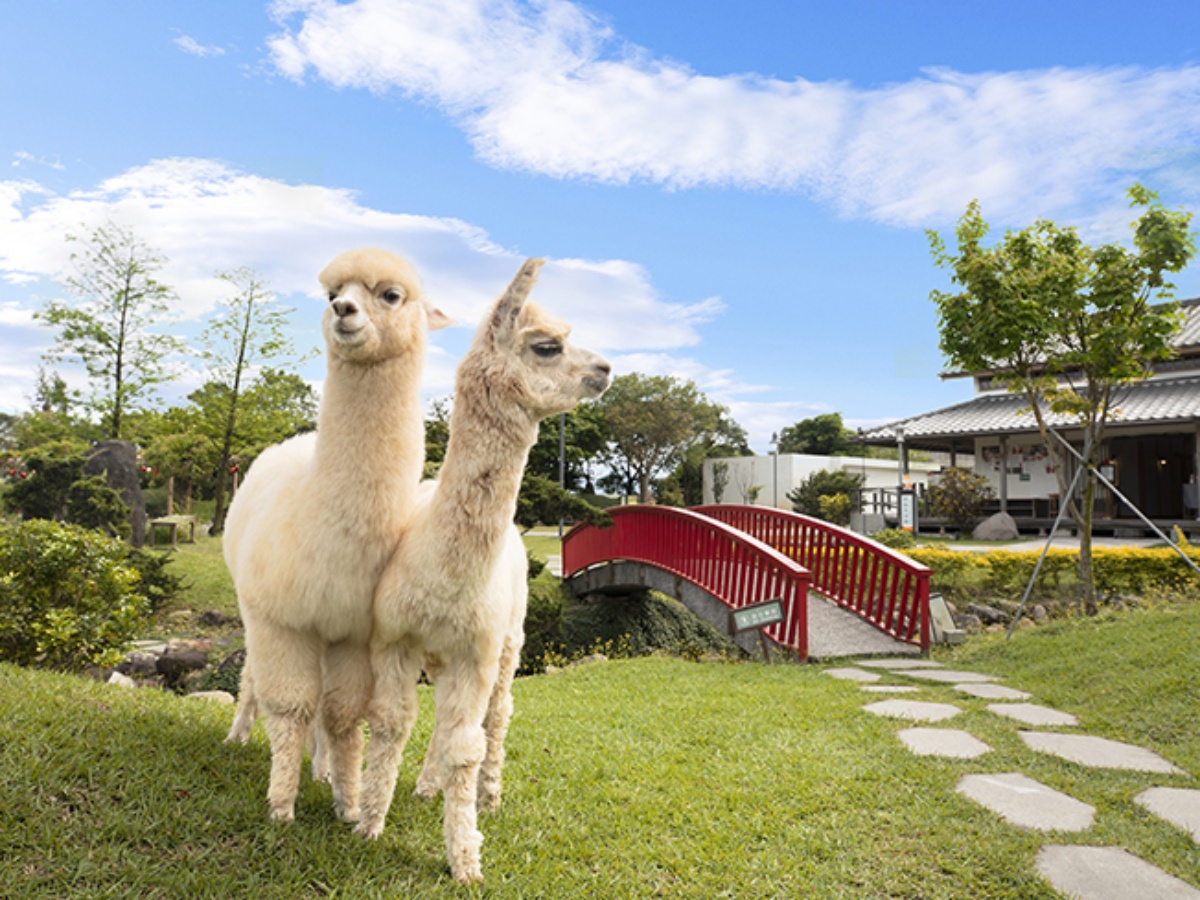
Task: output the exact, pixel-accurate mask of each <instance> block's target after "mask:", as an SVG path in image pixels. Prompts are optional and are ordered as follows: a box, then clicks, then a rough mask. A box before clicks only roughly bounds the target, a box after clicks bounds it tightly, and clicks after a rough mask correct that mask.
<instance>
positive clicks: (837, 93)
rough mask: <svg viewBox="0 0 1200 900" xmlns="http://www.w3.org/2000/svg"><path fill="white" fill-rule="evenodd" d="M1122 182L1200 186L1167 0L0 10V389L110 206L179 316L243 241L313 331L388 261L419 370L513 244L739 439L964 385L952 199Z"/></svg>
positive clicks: (1193, 288) (934, 402)
mask: <svg viewBox="0 0 1200 900" xmlns="http://www.w3.org/2000/svg"><path fill="white" fill-rule="evenodd" d="M1135 181H1141V182H1142V183H1144V184H1146V185H1147V186H1148V187H1150V188H1152V189H1154V190H1157V191H1158V192H1159V193H1160V195H1161V197H1162V199H1163V201H1164V202H1165V203H1166V204H1167V205H1168V206H1170V207H1173V208H1178V207H1182V208H1187V209H1192V210H1197V211H1200V6H1197V5H1196V3H1195V2H1194V0H1165V2H1160V3H1156V4H1154V5H1153V7H1145V6H1143V7H1141V8H1137V7H1135V5H1133V4H1128V3H1115V2H1088V3H1082V2H1063V0H1056V2H1053V3H1047V2H1045V0H1041V2H1037V3H1033V2H1024V0H1013V2H1006V3H1003V4H982V3H963V2H961V0H960V2H921V0H907V2H899V0H895V2H882V0H872V2H866V0H840V2H837V3H831V2H826V3H808V2H801V0H794V2H784V0H743V2H741V3H738V4H729V3H718V2H712V0H692V2H689V3H687V4H666V3H647V2H645V0H637V2H634V0H595V2H589V3H586V4H584V3H574V2H564V0H539V2H517V0H442V2H418V0H357V2H349V3H334V2H330V0H279V2H274V3H253V2H237V3H234V2H223V3H213V2H211V0H209V2H200V0H174V2H171V3H163V2H141V0H123V2H120V3H117V4H98V3H93V2H86V0H46V2H41V3H29V4H20V5H15V6H12V8H11V9H9V10H7V11H6V12H5V15H4V27H3V28H2V29H0V409H3V410H7V411H19V410H21V409H24V408H27V406H28V403H29V396H30V393H31V389H32V384H33V378H34V372H35V369H36V366H37V364H38V361H39V358H40V355H41V353H42V352H43V351H44V350H45V349H46V348H47V347H48V346H49V344H50V339H51V335H50V333H49V332H47V331H46V330H45V329H43V328H41V327H39V326H37V325H36V324H35V323H34V322H33V320H32V312H33V310H35V309H37V308H39V307H40V306H41V304H42V303H43V302H44V301H45V300H47V299H49V298H52V297H58V296H61V295H62V289H61V287H60V284H59V279H61V278H62V276H63V275H64V273H66V272H67V271H68V259H67V248H66V242H65V236H66V235H67V234H71V233H76V234H78V233H82V232H85V231H86V230H88V229H89V228H90V227H92V226H94V225H96V224H99V223H101V222H103V221H105V220H113V221H117V222H120V223H122V224H125V225H127V226H130V227H132V228H134V230H135V231H137V233H138V234H139V235H140V236H142V237H143V239H145V240H147V241H149V242H150V243H153V244H154V245H155V246H156V247H158V249H159V250H161V251H162V252H163V253H164V254H165V255H166V256H167V257H168V258H169V259H170V261H171V263H170V266H169V268H168V270H167V272H166V273H165V277H166V278H167V280H169V281H170V282H171V283H172V284H173V285H174V286H175V288H176V290H177V292H178V295H179V300H178V309H177V315H178V321H177V322H176V323H175V324H173V325H172V326H171V328H172V329H173V330H176V331H178V332H180V333H183V334H194V333H195V331H196V330H197V329H198V327H199V326H200V325H201V324H202V322H203V319H204V316H205V315H207V314H209V313H210V312H211V310H212V305H213V303H214V302H215V301H216V300H217V299H218V297H219V296H220V289H221V288H220V284H221V283H220V282H219V281H217V280H216V279H215V278H214V277H213V276H214V274H215V273H216V272H218V271H225V270H230V269H233V268H236V267H239V266H243V265H248V266H252V267H254V268H255V269H257V270H258V271H259V272H260V273H261V274H262V275H263V276H264V277H265V278H266V279H267V281H268V282H269V284H270V285H271V286H272V287H273V288H274V289H275V290H276V291H277V292H278V293H279V294H280V295H281V297H283V299H284V300H285V301H286V302H287V303H288V305H290V306H292V307H294V308H295V310H296V312H295V314H294V316H293V321H294V323H295V326H296V329H295V330H296V336H297V338H298V341H299V343H300V345H301V346H304V347H308V346H314V345H315V344H316V343H317V342H318V340H319V332H318V329H317V323H318V320H319V315H320V312H321V302H322V301H321V297H320V294H319V292H318V290H317V285H316V274H317V272H318V271H320V269H321V268H322V267H323V266H324V264H325V263H326V262H327V261H328V260H329V259H330V258H332V257H333V256H334V255H335V254H336V253H338V252H340V251H341V250H343V249H346V248H348V247H351V246H358V245H362V244H373V245H380V246H385V247H388V248H390V249H393V250H395V251H397V252H399V253H401V254H403V255H405V256H407V257H409V258H410V259H412V260H413V262H414V263H415V264H416V265H417V267H418V269H419V271H420V272H421V273H422V275H423V277H424V280H425V283H426V287H427V288H428V291H429V293H430V295H431V296H432V297H433V299H434V301H435V302H436V303H438V304H439V305H440V306H441V307H442V308H443V309H444V310H445V311H446V312H447V313H449V314H450V315H451V316H453V317H454V318H455V319H457V320H459V321H460V322H462V323H463V324H464V326H469V327H461V328H454V329H449V330H446V331H443V332H439V333H438V334H437V335H435V336H434V347H433V349H432V352H431V354H430V364H429V370H428V372H427V376H426V381H425V395H426V397H430V398H432V397H440V396H445V395H447V394H449V393H450V391H451V386H452V379H453V367H454V364H455V362H456V361H457V359H458V357H459V356H460V355H461V353H462V351H463V349H464V348H465V345H466V343H467V342H468V340H469V338H470V334H471V330H472V328H473V325H474V323H475V321H476V320H477V319H478V318H479V316H480V315H481V314H482V312H483V309H484V308H485V306H486V304H487V303H488V302H489V301H490V300H491V299H492V298H493V297H494V296H495V295H496V294H497V293H498V292H499V291H500V290H501V289H502V287H503V286H504V284H505V283H506V282H507V280H508V278H509V277H510V276H511V274H512V273H513V272H515V270H516V268H517V266H518V264H519V262H520V260H521V259H523V258H524V257H525V256H546V257H548V258H549V260H550V263H549V264H548V265H547V266H546V268H545V269H544V271H543V276H542V281H541V283H540V285H539V287H538V289H537V294H536V296H537V297H538V298H539V299H540V300H541V302H542V303H543V305H545V306H546V307H548V308H550V309H551V310H553V311H554V312H556V313H558V314H559V315H561V316H563V317H564V318H566V319H567V320H568V321H569V322H571V323H572V324H573V325H574V327H575V336H576V338H577V340H578V342H579V343H581V344H584V345H586V346H589V347H591V348H592V349H595V350H598V351H601V352H603V353H604V354H605V355H606V356H607V357H608V358H609V359H610V360H611V361H612V362H613V364H614V368H615V371H616V372H617V373H618V374H620V373H624V372H631V371H639V372H644V373H651V374H673V375H679V376H682V377H687V378H691V379H693V380H695V381H696V382H697V384H699V386H700V387H701V388H702V389H703V390H704V391H705V392H706V393H707V394H708V396H709V397H710V398H712V399H714V400H717V401H719V402H721V403H723V404H725V405H727V406H728V407H729V408H730V410H731V411H732V414H733V416H734V418H735V419H736V420H737V421H738V422H739V423H741V424H742V425H743V426H744V427H745V428H746V429H747V430H748V432H749V434H750V438H751V445H752V446H753V447H754V448H755V449H756V450H758V451H759V452H766V451H767V450H768V449H769V446H768V442H769V439H770V435H771V433H772V432H773V431H775V430H778V429H780V428H782V427H784V426H786V425H789V424H791V423H793V422H795V421H797V420H798V419H802V418H806V417H809V416H812V415H817V414H820V413H823V412H832V411H837V412H841V413H842V414H843V416H844V417H845V418H846V420H847V422H848V423H849V424H851V425H870V424H875V423H878V422H882V421H887V420H890V419H894V418H899V417H902V416H907V415H912V414H915V413H918V412H922V411H925V410H929V409H933V408H936V407H939V406H943V405H947V404H950V403H954V402H957V401H959V400H962V399H966V397H967V396H969V393H970V386H969V384H967V383H965V382H963V381H961V380H959V381H950V382H942V381H941V380H940V379H939V378H938V372H939V371H940V368H941V358H940V355H939V353H938V349H937V333H936V322H935V318H934V315H933V309H932V305H931V303H930V302H929V299H928V297H929V292H930V290H932V289H934V288H944V287H946V286H947V282H946V278H945V274H944V273H943V272H942V271H941V270H939V269H937V268H935V267H934V265H933V264H932V262H931V259H930V255H929V251H928V244H927V241H926V237H925V233H924V230H925V229H927V228H934V229H938V230H940V231H941V232H942V233H943V234H948V233H949V232H950V230H951V229H952V228H953V226H954V223H955V221H956V219H957V218H958V216H959V215H961V213H962V211H963V209H964V208H965V206H966V204H967V202H968V201H970V200H971V199H972V198H978V199H979V200H980V201H981V202H982V204H983V212H984V215H985V217H987V218H988V220H989V221H990V222H991V223H992V224H993V226H994V227H996V229H997V231H1000V230H1002V229H1004V228H1007V227H1022V226H1024V225H1026V224H1029V223H1031V222H1032V221H1033V220H1034V219H1036V218H1037V217H1039V216H1044V217H1048V218H1052V219H1054V220H1056V221H1058V222H1059V223H1062V224H1073V225H1076V226H1078V227H1079V229H1080V230H1081V232H1082V233H1084V234H1085V236H1086V237H1088V238H1089V239H1090V240H1094V241H1101V240H1103V241H1108V240H1125V239H1126V238H1127V235H1128V223H1129V222H1130V221H1131V220H1132V218H1133V217H1134V214H1133V213H1132V212H1131V211H1130V210H1129V209H1128V208H1127V205H1126V201H1125V196H1124V191H1125V189H1126V188H1127V187H1128V186H1129V185H1130V184H1132V183H1133V182H1135ZM1198 273H1200V267H1198V266H1195V265H1194V266H1192V267H1191V268H1190V269H1189V270H1188V271H1186V272H1184V273H1182V274H1181V275H1180V276H1178V277H1177V278H1176V279H1175V280H1176V284H1177V286H1178V291H1177V296H1179V297H1192V296H1197V295H1200V274H1198ZM321 369H322V366H321V364H320V362H319V361H317V362H313V363H311V364H309V365H308V366H306V367H305V369H304V370H303V371H304V374H305V375H306V377H309V378H311V379H312V380H313V381H314V382H319V381H320V379H321ZM71 377H72V378H75V377H76V376H75V375H72V376H71ZM200 377H201V376H200V375H199V374H198V373H194V372H189V373H186V374H185V375H184V377H183V379H182V380H181V382H180V383H179V387H178V388H177V389H178V390H180V391H183V392H186V390H188V389H190V387H193V386H195V384H197V383H198V380H199V379H200Z"/></svg>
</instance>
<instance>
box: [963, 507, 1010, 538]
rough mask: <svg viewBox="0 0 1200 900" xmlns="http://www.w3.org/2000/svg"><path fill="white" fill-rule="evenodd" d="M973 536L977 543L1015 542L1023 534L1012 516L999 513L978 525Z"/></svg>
mask: <svg viewBox="0 0 1200 900" xmlns="http://www.w3.org/2000/svg"><path fill="white" fill-rule="evenodd" d="M971 536H972V537H973V538H975V540H977V541H1015V540H1017V538H1019V537H1020V536H1021V532H1020V531H1018V530H1017V523H1016V521H1015V520H1014V519H1013V517H1012V516H1010V515H1009V514H1008V513H1002V512H999V513H996V514H995V515H994V516H988V517H987V518H986V519H984V520H983V521H982V522H980V523H979V524H978V525H976V526H975V531H974V532H972V534H971Z"/></svg>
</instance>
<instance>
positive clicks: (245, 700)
mask: <svg viewBox="0 0 1200 900" xmlns="http://www.w3.org/2000/svg"><path fill="white" fill-rule="evenodd" d="M257 718H258V702H257V701H256V700H255V697H254V677H253V676H252V675H251V674H250V663H249V661H247V662H245V663H243V664H242V686H241V688H240V689H239V690H238V703H237V714H236V715H234V717H233V724H232V725H231V726H230V727H229V734H228V735H226V736H225V743H227V744H232V743H235V742H236V743H239V744H244V743H246V742H247V741H248V740H250V731H251V729H253V728H254V721H255V720H256V719H257Z"/></svg>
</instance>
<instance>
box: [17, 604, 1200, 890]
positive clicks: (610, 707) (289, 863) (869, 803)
mask: <svg viewBox="0 0 1200 900" xmlns="http://www.w3.org/2000/svg"><path fill="white" fill-rule="evenodd" d="M1198 642H1200V604H1184V605H1177V606H1170V607H1162V608H1159V609H1155V610H1151V611H1138V612H1130V613H1121V614H1114V615H1109V616H1107V617H1105V618H1104V619H1096V620H1089V621H1086V622H1064V623H1061V624H1055V625H1052V626H1049V627H1046V628H1044V629H1040V630H1036V631H1031V632H1018V634H1017V635H1016V636H1015V637H1014V639H1013V641H1012V642H1011V643H1005V642H1003V641H1001V640H997V639H995V638H985V639H973V640H972V641H971V642H970V643H969V644H967V645H965V646H964V647H960V648H956V649H955V650H954V651H953V653H946V654H941V655H939V658H941V659H942V660H943V661H944V662H947V663H949V664H952V665H955V666H961V667H964V668H973V669H977V670H979V671H984V672H989V673H992V674H996V675H999V676H1002V677H1003V678H1004V679H1005V682H1006V683H1007V684H1009V685H1011V686H1013V687H1019V688H1022V689H1025V690H1029V691H1032V692H1033V693H1034V695H1035V700H1036V701H1038V702H1044V703H1047V704H1049V705H1053V706H1055V707H1057V708H1059V709H1063V710H1065V711H1068V712H1073V713H1075V714H1077V715H1078V716H1079V717H1080V719H1081V720H1082V725H1083V728H1084V729H1085V730H1086V731H1087V732H1089V733H1094V734H1100V735H1103V736H1106V737H1112V738H1116V739H1120V740H1127V741H1131V742H1134V743H1138V744H1141V745H1143V746H1147V747H1149V748H1151V749H1153V750H1156V751H1157V752H1159V753H1161V754H1162V755H1164V756H1166V757H1167V758H1168V759H1170V760H1171V761H1172V762H1174V763H1175V764H1176V765H1178V766H1181V767H1182V768H1184V769H1186V770H1188V771H1190V772H1192V773H1196V774H1200V725H1198V724H1197V718H1200V717H1197V715H1196V713H1195V702H1194V698H1195V696H1196V693H1195V692H1196V685H1197V684H1200V654H1197V653H1196V652H1195V650H1194V648H1195V647H1196V646H1198ZM515 695H516V709H517V712H516V716H515V718H514V721H513V727H512V731H511V734H510V737H509V741H508V750H509V762H508V766H507V769H506V772H505V775H506V784H507V790H506V795H505V802H504V806H503V808H502V809H501V810H500V811H499V812H497V813H494V814H491V815H487V816H484V817H482V819H481V821H482V827H483V831H484V834H485V836H486V840H485V843H484V869H485V874H486V875H487V879H488V881H487V884H486V885H485V886H484V887H483V888H481V889H478V890H474V891H472V890H465V889H461V888H458V887H456V886H455V885H454V884H453V883H452V882H451V881H450V878H449V874H448V870H447V869H446V866H445V864H444V860H443V854H442V841H441V826H440V803H434V804H423V803H421V802H419V801H417V800H415V799H413V798H412V797H411V796H410V794H411V791H412V788H413V785H414V782H415V778H416V774H417V772H418V771H419V766H420V760H421V754H422V752H423V750H424V747H425V744H426V742H427V740H428V731H429V726H430V720H431V708H430V700H431V696H430V694H429V692H428V691H426V690H423V692H422V698H421V699H422V714H421V718H420V720H419V722H418V727H417V729H416V732H415V733H414V736H413V741H412V744H411V745H410V753H409V754H408V756H407V758H406V759H405V762H404V764H403V767H402V770H401V773H400V780H399V783H398V787H397V797H396V802H395V804H394V806H393V808H392V812H391V814H390V816H389V819H388V826H387V830H386V831H385V832H384V835H383V837H382V838H380V839H379V840H378V841H376V842H373V843H368V842H366V841H363V840H361V839H359V838H357V837H355V836H354V835H353V834H352V833H351V832H350V829H349V828H348V827H347V826H345V825H342V824H340V823H339V822H338V821H337V820H336V819H335V817H334V815H333V812H332V803H331V800H330V796H329V789H328V788H327V787H325V786H323V785H318V784H313V783H312V782H311V781H310V780H309V779H308V777H307V775H306V777H305V778H304V781H303V786H302V790H301V795H300V798H299V802H298V805H297V820H296V822H295V823H293V824H292V825H290V826H287V827H279V826H274V825H272V824H270V823H269V822H268V821H267V817H266V802H265V792H266V779H267V769H268V764H269V754H268V750H267V746H266V741H265V738H264V737H263V734H262V732H261V726H260V728H259V729H258V730H256V732H255V734H254V737H253V739H252V741H251V744H250V745H249V746H246V747H240V746H239V747H227V746H225V745H224V744H222V743H221V739H222V737H223V736H224V734H225V731H226V728H227V727H228V724H229V721H230V719H231V717H232V709H231V708H230V707H225V706H217V705H208V704H206V703H203V702H201V701H197V700H187V699H184V698H179V697H175V696H171V695H166V694H161V693H157V692H153V691H125V690H121V689H117V688H112V687H107V686H104V685H99V684H94V683H92V682H90V681H87V680H85V679H80V678H75V677H68V676H61V675H55V674H48V673H40V672H32V671H25V670H20V669H15V668H12V667H6V666H0V896H2V897H14V898H16V897H21V898H43V897H44V898H62V897H88V898H91V897H114V898H115V897H131V898H132V897H138V898H142V897H162V898H177V897H213V898H218V897H221V898H224V897H255V898H259V897H262V898H268V897H269V898H275V897H278V898H299V897H325V896H337V897H352V898H359V897H406V898H410V897H411V898H424V897H462V896H489V897H492V896H494V897H514V898H515V897H522V898H559V897H563V898H575V897H596V898H624V897H629V898H642V897H658V896H661V897H689V898H690V897H695V898H712V897H737V898H775V897H801V896H803V897H814V898H860V897H861V898H917V897H920V898H926V900H931V898H971V900H992V898H1012V900H1031V898H1051V897H1055V896H1056V895H1055V893H1054V892H1053V891H1052V890H1051V889H1050V888H1049V887H1048V886H1047V885H1046V884H1045V883H1044V882H1042V881H1041V880H1040V879H1038V878H1037V877H1036V876H1035V875H1034V874H1033V859H1034V856H1035V855H1036V853H1037V850H1038V848H1039V847H1040V846H1041V845H1042V844H1043V843H1046V842H1056V843H1089V844H1117V845H1121V846H1124V847H1127V848H1128V849H1129V850H1131V851H1132V852H1134V853H1136V854H1137V855H1139V856H1141V857H1143V858H1145V859H1147V860H1149V861H1150V862H1152V863H1154V864H1155V865H1157V866H1159V867H1161V868H1164V869H1166V870H1167V871H1169V872H1171V873H1172V874H1174V875H1176V876H1178V877H1180V878H1183V879H1184V880H1186V881H1188V882H1189V883H1191V884H1193V885H1197V886H1200V849H1198V848H1197V845H1196V844H1195V843H1194V842H1193V841H1192V840H1191V839H1190V837H1189V836H1188V835H1186V834H1185V833H1184V832H1182V831H1181V830H1178V829H1175V828H1173V827H1171V826H1169V825H1166V824H1165V823H1162V822H1160V821H1158V820H1157V819H1155V818H1154V817H1152V816H1150V815H1149V814H1147V813H1146V812H1144V811H1143V810H1141V808H1140V807H1138V806H1136V805H1135V804H1134V803H1133V802H1132V797H1133V796H1134V795H1135V794H1137V793H1138V792H1140V791H1141V790H1143V789H1144V788H1145V787H1149V786H1151V785H1165V786H1176V787H1196V786H1197V785H1196V780H1195V779H1194V778H1191V777H1186V776H1149V775H1141V774H1134V773H1122V772H1115V771H1102V770H1090V769H1085V768H1083V767H1080V766H1077V765H1074V764H1071V763H1067V762H1064V761H1061V760H1057V759H1055V758H1053V757H1048V756H1042V755H1039V754H1036V753H1034V752H1032V751H1030V750H1028V749H1026V748H1025V747H1024V745H1023V744H1022V743H1021V742H1020V740H1019V739H1018V738H1017V735H1016V732H1017V730H1018V728H1019V726H1018V725H1017V724H1016V723H1014V722H1010V721H1008V720H1005V719H1001V718H1000V717H997V716H994V715H992V714H991V713H988V712H987V711H986V710H985V706H986V701H983V700H976V699H974V698H970V697H965V696H963V695H956V694H952V692H951V691H950V689H949V688H946V687H941V686H932V687H923V688H922V689H921V693H920V695H918V696H919V697H920V698H921V699H930V700H949V699H953V701H954V702H955V703H956V704H958V705H959V706H961V707H962V708H963V709H964V710H965V712H964V714H963V715H962V716H960V717H959V718H958V719H956V720H955V722H954V726H955V727H962V728H966V729H967V730H969V731H971V732H972V733H974V734H975V735H976V736H977V737H979V738H980V739H982V740H984V741H986V742H988V743H989V744H991V745H992V747H993V748H994V752H993V753H992V754H988V755H986V756H984V757H980V758H978V759H976V760H970V761H958V760H940V759H933V758H918V757H915V756H913V755H912V754H910V753H909V752H908V751H907V750H906V749H904V747H903V745H902V744H901V742H900V741H899V740H898V738H897V737H896V732H897V731H899V730H901V729H902V728H904V727H906V725H905V724H904V723H901V722H897V721H893V720H888V719H882V718H878V717H875V716H872V715H869V714H867V713H864V712H863V711H862V709H861V707H862V705H863V704H864V703H866V702H869V700H871V699H874V698H872V697H871V696H870V695H867V694H864V693H863V692H862V691H861V690H860V689H859V688H858V687H857V686H856V685H854V684H852V683H849V682H844V681H837V680H834V679H832V678H829V677H827V676H825V675H823V674H822V673H821V670H820V668H819V667H816V666H791V665H776V666H763V665H757V664H696V663H688V662H682V661H679V660H673V659H665V658H646V659H639V660H627V661H613V662H609V663H601V664H594V665H590V666H583V667H579V668H576V669H570V670H567V671H564V672H562V673H560V674H558V675H554V676H538V677H533V678H526V679H520V680H519V681H518V682H517V685H516V687H515ZM1189 697H1190V698H1193V699H1192V700H1191V701H1189ZM1007 771H1020V772H1023V773H1025V774H1027V775H1029V776H1030V777H1033V778H1036V779H1038V780H1039V781H1042V782H1044V783H1046V784H1049V785H1050V786H1052V787H1055V788H1058V789H1060V790H1065V791H1068V792H1069V793H1071V794H1072V795H1073V796H1076V797H1078V798H1079V799H1081V800H1084V801H1086V802H1088V803H1091V804H1092V805H1094V806H1096V807H1097V810H1098V812H1097V818H1096V823H1095V825H1094V826H1093V828H1092V829H1091V830H1090V831H1089V832H1086V833H1084V834H1082V835H1052V836H1045V835H1040V834H1036V833H1030V832H1023V831H1020V830H1018V829H1015V828H1012V827H1010V826H1008V825H1005V824H1004V823H1003V822H1002V821H1000V820H999V819H998V818H997V817H996V816H995V815H993V814H992V813H990V812H988V811H987V810H985V809H983V808H982V807H979V806H977V805H975V804H974V803H972V802H970V801H968V800H965V799H964V798H962V797H960V796H958V795H957V794H956V793H955V792H954V785H955V784H956V783H957V781H958V780H959V778H961V777H962V775H964V774H967V773H970V772H1007Z"/></svg>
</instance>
